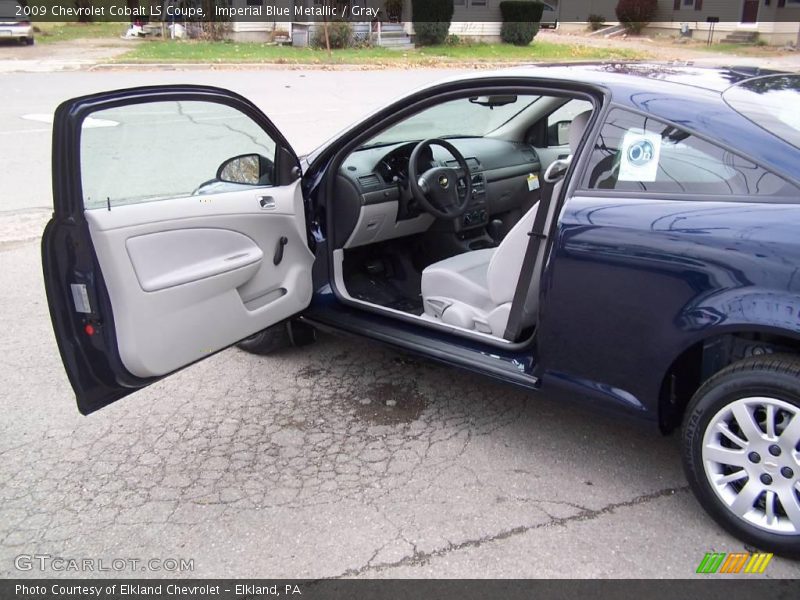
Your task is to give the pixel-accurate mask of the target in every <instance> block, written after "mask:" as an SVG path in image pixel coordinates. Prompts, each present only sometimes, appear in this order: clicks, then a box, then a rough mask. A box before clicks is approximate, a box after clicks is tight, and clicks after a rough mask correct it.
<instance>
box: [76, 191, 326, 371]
mask: <svg viewBox="0 0 800 600" xmlns="http://www.w3.org/2000/svg"><path fill="white" fill-rule="evenodd" d="M269 191H270V193H271V196H272V197H273V199H275V205H276V208H275V210H271V211H265V210H264V209H262V208H261V206H260V204H259V201H258V196H259V195H258V194H256V193H254V192H253V191H250V190H248V191H240V192H233V193H228V194H220V195H217V196H205V197H202V199H198V198H197V197H194V198H182V199H175V200H171V201H170V202H156V203H146V204H136V205H129V206H121V207H117V208H114V209H112V210H111V211H104V210H94V211H87V213H86V218H87V221H88V223H89V231H90V235H91V238H92V242H93V244H94V247H95V250H96V252H97V257H98V261H99V264H100V268H101V270H102V272H103V274H104V276H105V279H106V286H107V287H108V292H109V298H110V301H111V305H112V306H113V310H114V321H115V325H116V333H117V343H118V348H119V353H120V358H121V360H122V363H123V365H124V366H125V367H126V368H127V370H128V371H129V372H130V373H131V374H133V375H135V376H137V377H142V378H147V377H159V376H162V375H165V374H167V373H170V372H171V371H174V370H175V369H178V368H180V367H181V366H182V365H185V364H188V363H192V362H195V361H197V360H199V359H201V358H203V357H204V356H207V355H208V354H210V353H213V352H216V351H218V350H221V349H222V348H225V347H227V346H229V345H230V343H231V340H234V341H237V340H240V339H242V338H244V337H247V336H248V335H250V334H252V333H253V332H255V331H260V330H261V329H264V328H266V327H268V326H269V325H271V324H273V323H274V322H277V321H280V320H283V319H285V318H288V317H290V316H292V315H293V314H296V313H297V312H299V311H301V310H302V309H303V308H305V306H307V305H308V303H309V301H310V300H311V293H312V290H311V285H310V280H309V279H308V277H307V274H308V272H310V269H311V266H312V264H313V261H314V256H313V254H312V253H311V251H310V250H309V249H308V246H307V244H306V236H305V231H304V229H303V232H302V235H301V228H300V227H299V226H298V225H299V224H300V223H304V222H305V220H304V214H303V204H302V195H301V191H300V186H299V183H295V184H293V185H292V186H290V187H288V188H286V189H283V188H282V189H279V190H269ZM178 215H182V216H181V217H179V216H178ZM281 238H286V239H287V243H286V244H285V246H284V249H283V260H282V261H281V262H280V264H278V265H275V264H274V261H273V253H274V251H275V249H276V248H277V247H278V244H279V243H280V240H281ZM259 300H262V302H259Z"/></svg>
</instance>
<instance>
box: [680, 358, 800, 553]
mask: <svg viewBox="0 0 800 600" xmlns="http://www.w3.org/2000/svg"><path fill="white" fill-rule="evenodd" d="M764 399H766V400H767V401H768V403H771V404H772V405H773V406H772V408H771V409H770V410H775V411H776V413H775V414H777V415H778V416H776V417H774V418H773V421H772V422H773V423H775V425H773V427H774V428H775V434H776V435H779V434H780V432H782V431H784V430H785V429H786V427H787V425H788V423H790V422H792V421H793V419H799V418H800V358H799V357H797V356H795V355H787V354H784V355H779V354H774V355H766V356H760V357H756V358H748V359H745V360H741V361H739V362H736V363H734V364H732V365H730V366H728V367H726V368H725V369H723V370H721V371H720V372H719V373H717V374H716V375H714V376H713V377H711V378H710V379H709V380H708V381H706V382H705V383H704V384H703V385H702V386H701V387H700V389H699V390H698V391H697V393H696V394H695V395H694V397H693V398H692V400H691V402H690V403H689V406H688V408H687V410H686V416H685V419H684V425H683V432H682V433H683V437H682V452H681V453H682V458H683V468H684V472H685V473H686V478H687V479H688V480H689V484H690V486H691V488H692V491H693V492H694V494H695V496H696V497H697V499H698V500H699V502H700V504H701V505H702V506H703V508H704V509H705V510H706V511H707V512H708V513H709V514H710V515H711V517H712V518H713V519H714V520H715V521H716V522H717V523H719V524H720V525H721V526H722V527H723V528H724V529H726V530H727V531H728V532H729V533H731V534H732V535H734V536H736V537H737V538H739V539H740V540H742V541H744V542H746V543H748V544H751V545H752V546H754V547H755V548H758V549H761V550H765V551H769V552H773V553H775V554H779V555H783V556H789V557H800V534H798V533H792V532H791V531H789V532H783V533H779V532H777V531H776V528H777V526H771V527H770V526H769V521H763V522H762V526H761V527H759V526H757V525H756V524H754V523H753V522H751V521H750V520H746V518H745V516H739V515H738V514H736V513H735V512H734V508H732V507H729V506H728V504H727V503H726V502H725V501H723V499H722V497H723V496H724V495H727V497H728V498H729V499H730V500H731V502H733V499H735V498H737V497H738V495H739V493H741V491H742V489H743V488H744V486H749V485H750V483H751V478H752V483H753V484H754V485H753V487H752V488H751V489H753V490H762V489H763V490H764V491H761V492H759V495H758V496H755V500H753V501H750V498H749V496H750V495H749V494H746V495H745V496H747V502H749V504H747V502H744V497H745V496H743V498H742V500H743V506H746V507H748V508H747V511H754V512H751V513H750V514H760V512H759V511H761V510H763V511H764V516H765V517H767V512H766V508H765V507H766V502H767V498H768V497H770V496H769V494H770V492H771V493H772V498H773V502H772V504H771V506H772V507H773V511H774V513H775V514H777V515H779V518H788V517H787V515H786V512H785V509H784V508H783V504H782V500H781V499H780V496H779V495H778V492H777V491H772V490H773V489H775V490H777V489H778V488H777V486H779V485H781V486H784V487H782V488H781V489H782V490H783V492H782V493H783V494H786V491H785V490H786V489H788V487H789V486H792V485H795V483H793V482H796V481H797V477H798V470H800V469H798V470H794V471H788V472H786V473H789V472H793V473H794V474H793V475H792V477H788V476H787V475H786V474H784V471H783V470H781V469H782V467H781V465H782V464H783V465H786V464H788V463H789V462H790V461H794V459H793V458H792V457H791V452H785V451H782V452H781V454H780V455H779V456H780V457H781V458H776V457H774V456H772V457H770V456H769V454H770V453H771V452H772V451H773V450H774V448H773V446H777V444H776V443H770V442H765V441H763V440H762V439H761V437H760V434H758V435H757V434H755V433H751V436H750V438H753V439H754V442H753V443H750V438H748V436H747V435H746V431H745V430H744V429H742V428H740V427H739V419H738V418H736V417H734V418H733V419H732V420H730V421H722V422H723V423H725V424H726V425H729V427H728V430H729V431H733V432H734V434H735V435H736V436H737V437H739V438H740V440H741V441H746V442H747V443H746V444H745V445H742V444H735V443H733V442H731V441H729V439H728V438H727V437H726V436H724V435H723V434H721V433H718V432H719V429H718V428H715V427H716V425H717V424H719V423H720V419H724V418H725V416H726V415H729V414H730V415H732V414H733V413H732V412H731V413H727V412H721V411H725V409H726V407H729V408H731V409H733V408H734V407H737V408H739V407H741V406H745V407H747V409H748V413H747V414H749V415H750V416H752V417H753V419H752V421H749V422H750V424H751V425H752V424H753V423H755V424H756V426H757V427H758V428H759V432H760V433H765V432H766V425H765V422H766V417H765V415H766V414H767V413H766V405H763V404H760V402H761V400H764ZM775 401H777V403H776V402H775ZM780 403H783V407H784V408H780ZM776 404H777V405H778V407H777V408H776V407H775V406H776ZM759 406H763V407H764V409H763V411H762V410H761V409H759V408H758V407H759ZM792 406H793V407H796V408H797V409H798V411H797V412H796V413H792V411H791V407H792ZM784 409H786V410H784ZM740 414H741V413H740ZM792 414H793V415H794V416H792ZM779 419H781V421H780V422H778V420H779ZM742 420H743V421H745V422H748V419H746V418H745V419H742ZM710 425H711V430H710V431H708V434H709V436H711V437H710V438H709V439H710V440H716V441H714V442H713V445H716V444H720V445H721V446H723V449H726V450H727V449H732V450H734V451H737V452H738V451H739V450H740V449H741V450H744V452H740V453H739V454H740V457H738V458H737V459H736V460H739V461H743V462H744V463H745V464H744V465H742V466H730V467H722V470H717V471H716V477H720V476H726V475H739V476H740V477H741V478H740V479H739V480H738V481H735V482H730V483H727V482H717V483H716V487H715V483H714V482H712V481H711V480H710V478H711V477H714V476H715V475H709V474H708V473H707V472H706V471H707V470H706V464H705V463H704V458H703V449H704V438H705V436H706V432H707V430H708V429H709V426H710ZM714 436H716V437H714ZM720 440H721V441H720ZM770 444H771V445H770ZM780 444H781V446H782V447H786V446H787V444H788V445H792V446H793V448H794V452H797V450H798V445H800V441H798V440H795V439H794V435H793V434H792V438H785V439H781V440H780ZM765 447H768V448H770V450H769V451H767V452H764V451H763V449H764V448H765ZM756 450H758V451H759V452H755V451H756ZM779 450H780V449H779ZM779 450H775V451H779ZM754 454H756V455H757V456H754ZM761 454H765V456H766V458H764V459H762V458H761ZM709 456H711V455H709ZM795 456H797V455H796V454H795ZM755 458H758V459H759V460H758V464H756V462H755V461H754V459H755ZM725 464H726V463H725V462H724V461H723V462H717V461H715V460H713V459H711V461H710V462H709V465H710V466H709V469H712V473H713V472H714V469H718V468H719V467H720V466H721V465H725ZM731 464H733V463H731ZM776 465H777V466H776ZM726 469H727V470H726ZM759 473H760V474H759ZM768 473H771V475H769V477H767V482H769V483H767V485H763V482H764V479H763V478H764V475H765V474H768ZM773 476H774V479H771V478H772V477H773ZM771 486H775V487H774V488H773V487H771ZM791 489H792V490H793V491H794V493H795V494H797V493H798V492H797V491H796V488H791ZM715 490H720V492H719V493H718V492H717V491H715ZM754 493H755V492H754ZM784 497H786V496H784ZM775 498H777V499H775ZM755 518H756V517H751V520H752V519H755ZM773 522H775V521H773ZM790 523H791V524H794V520H792V521H791V522H790Z"/></svg>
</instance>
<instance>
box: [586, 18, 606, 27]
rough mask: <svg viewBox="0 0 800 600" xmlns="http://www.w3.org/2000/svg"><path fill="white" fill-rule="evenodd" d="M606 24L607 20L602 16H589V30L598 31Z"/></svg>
mask: <svg viewBox="0 0 800 600" xmlns="http://www.w3.org/2000/svg"><path fill="white" fill-rule="evenodd" d="M605 22H606V18H605V17H604V16H602V15H589V29H591V30H592V31H598V30H599V29H600V28H602V27H603V25H604V24H605Z"/></svg>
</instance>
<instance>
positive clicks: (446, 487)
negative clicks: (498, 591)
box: [0, 72, 800, 578]
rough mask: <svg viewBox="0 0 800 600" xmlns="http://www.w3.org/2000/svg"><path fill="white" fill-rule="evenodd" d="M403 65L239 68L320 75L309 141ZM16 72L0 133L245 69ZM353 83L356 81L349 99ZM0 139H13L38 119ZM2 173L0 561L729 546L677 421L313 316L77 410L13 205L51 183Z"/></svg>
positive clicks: (684, 571) (25, 231)
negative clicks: (64, 106)
mask: <svg viewBox="0 0 800 600" xmlns="http://www.w3.org/2000/svg"><path fill="white" fill-rule="evenodd" d="M404 75H405V74H398V73H395V74H392V73H391V72H389V74H388V75H387V72H378V73H374V72H365V73H346V74H345V75H344V78H345V80H344V81H343V80H342V74H341V73H335V74H332V73H319V74H317V73H305V74H304V78H303V79H302V80H301V79H300V78H299V74H298V73H292V72H259V73H258V76H259V77H260V78H262V79H263V81H265V82H267V83H269V85H264V91H263V92H262V94H263V95H262V96H261V97H256V98H254V99H255V100H256V101H257V103H259V104H260V105H261V106H263V107H265V109H266V110H267V112H269V106H270V105H271V104H281V103H290V104H292V106H293V108H294V110H295V111H302V109H303V103H308V104H310V103H311V102H312V100H313V99H309V98H308V97H307V93H306V91H305V90H306V88H305V87H304V86H309V85H310V86H313V88H314V89H316V90H318V93H324V92H326V91H328V90H330V91H331V92H332V93H333V92H335V93H334V94H333V95H332V96H330V98H331V101H330V102H329V105H328V106H329V107H333V108H334V109H335V110H337V111H338V112H335V113H334V112H330V113H326V115H325V117H324V119H325V122H326V123H325V126H326V128H327V129H326V128H322V129H317V130H316V131H315V132H314V135H316V136H318V137H312V136H311V132H308V134H307V135H306V136H305V137H303V135H298V134H297V133H296V134H295V137H293V136H292V135H291V134H290V135H289V139H290V140H292V141H295V140H296V139H298V138H301V142H299V143H298V145H299V146H301V147H302V146H303V145H306V148H305V149H307V148H308V147H310V146H313V143H312V142H318V141H321V139H322V137H324V136H325V135H326V134H330V133H333V131H329V130H330V129H336V128H339V127H341V126H344V125H345V124H346V123H347V121H349V120H352V118H355V116H357V113H358V112H363V111H364V110H366V109H367V108H368V107H370V106H374V105H376V104H379V103H380V102H382V101H384V100H385V99H386V98H385V97H387V96H388V97H391V96H393V95H396V94H397V93H398V92H399V91H400V90H399V89H398V86H397V85H396V87H395V89H394V91H392V90H387V89H386V81H387V77H390V76H391V77H394V81H396V82H399V81H402V79H401V77H403V76H404ZM441 75H442V74H441V73H432V72H415V73H414V75H413V77H415V78H416V79H417V80H419V81H418V83H421V82H422V80H424V79H425V78H427V79H430V80H433V79H437V78H439V77H440V76H441ZM36 77H37V76H31V75H27V76H24V77H23V76H21V75H15V76H11V75H7V76H4V77H3V79H5V82H4V85H3V86H2V91H0V96H5V98H3V99H4V100H6V101H7V102H5V103H4V104H3V106H5V107H6V108H4V109H3V113H2V114H0V134H2V132H3V131H7V130H8V127H9V125H10V124H12V119H13V118H14V117H15V115H16V113H13V111H15V110H16V111H17V112H19V110H22V108H21V107H22V106H25V109H24V110H26V111H27V112H34V110H35V111H37V112H46V111H47V110H52V109H53V108H54V103H55V101H57V99H60V98H66V97H68V96H70V95H74V93H73V92H75V88H77V87H80V83H81V81H83V83H84V87H85V88H92V89H102V88H103V87H106V88H112V87H120V85H133V84H135V83H141V82H143V81H152V82H154V83H158V82H163V79H164V78H166V79H167V80H170V78H172V79H173V80H175V79H177V80H186V79H189V78H191V77H194V78H196V79H202V81H203V82H206V83H217V84H219V85H226V83H227V87H235V88H236V89H237V91H242V90H244V91H245V93H247V88H248V86H252V85H254V84H253V83H252V80H253V75H252V74H248V73H233V74H232V73H226V74H224V75H222V74H220V75H219V76H218V75H215V74H213V73H208V74H197V73H192V74H186V73H175V74H170V73H166V74H164V73H150V74H147V73H123V74H103V75H97V74H95V75H93V76H92V75H88V74H71V75H69V76H67V75H61V76H59V77H58V78H56V79H55V80H54V83H53V86H52V87H51V88H49V89H47V90H46V91H45V92H42V95H43V97H42V98H34V96H36V95H37V94H38V93H39V89H37V88H35V87H32V86H33V84H34V83H37V82H38V83H39V84H42V83H43V82H44V81H45V80H44V78H42V79H36ZM80 77H84V78H85V80H81V79H78V80H75V79H73V78H80ZM347 78H352V80H353V81H352V82H349V83H348V82H347V80H346V79H347ZM48 81H50V80H48ZM231 82H233V84H234V85H231ZM6 83H7V84H9V85H5V84H6ZM237 85H238V87H237ZM59 86H61V87H59ZM287 86H289V87H287ZM358 86H360V89H361V93H363V94H371V95H370V96H369V98H368V99H365V100H364V101H363V102H362V103H361V104H359V105H358V106H356V107H354V106H352V105H351V103H352V97H350V96H348V94H351V95H353V94H355V93H356V92H354V91H352V90H353V89H354V87H358ZM42 89H43V88H42ZM276 90H277V91H276ZM343 90H344V91H343ZM348 90H349V91H348ZM87 91H88V90H87ZM337 94H338V96H337ZM251 96H252V94H251ZM37 103H38V104H37ZM337 103H338V104H337ZM309 110H310V107H309ZM353 113H356V114H353ZM301 114H302V113H301ZM16 116H18V115H16ZM334 116H335V118H334ZM294 118H296V119H298V120H297V121H296V122H293V121H292V119H294ZM283 119H284V123H279V126H281V125H282V124H285V125H287V126H288V129H290V130H291V129H292V128H294V130H295V132H298V131H301V130H303V128H306V127H309V125H308V124H307V123H306V124H303V123H301V122H300V118H299V117H292V116H289V115H284V117H283ZM279 120H280V119H279V118H276V121H279ZM13 125H14V126H20V125H19V123H16V122H13ZM38 126H40V125H38ZM319 136H321V137H319ZM0 152H2V156H3V160H4V161H5V160H6V159H8V160H12V159H13V160H15V161H21V160H22V161H24V160H26V157H27V158H28V159H29V160H31V161H33V160H36V157H38V156H39V155H42V154H44V155H46V154H47V153H49V136H48V135H44V134H41V133H33V134H31V135H30V138H29V139H27V140H26V141H25V143H24V144H23V146H22V149H21V150H20V148H19V147H17V148H16V149H15V148H12V147H9V146H0ZM20 152H22V156H21V157H20V156H19V154H20ZM26 153H28V154H26ZM36 168H41V166H38V167H36ZM17 177H18V176H17V175H15V174H14V172H12V174H11V178H12V182H11V183H10V184H8V185H9V186H10V188H11V190H12V191H13V192H15V193H14V194H11V196H13V198H12V199H11V202H12V203H13V202H16V203H18V206H14V208H15V210H14V211H10V212H0V289H2V290H3V291H2V294H0V309H2V314H4V315H5V318H4V327H3V330H2V333H0V381H2V386H1V387H0V410H1V411H2V414H3V419H2V421H0V575H2V576H5V577H9V576H13V577H37V576H41V575H45V576H51V577H52V576H75V577H77V576H82V575H89V576H92V575H93V574H92V573H88V574H83V573H76V572H66V573H61V572H53V571H46V572H44V573H41V572H39V571H36V570H34V571H18V570H16V569H15V567H14V558H15V557H16V556H18V555H20V554H49V555H52V556H60V557H64V558H83V557H90V558H103V559H106V560H108V561H110V560H111V559H112V558H120V557H123V558H126V557H135V558H139V559H142V560H148V559H151V558H160V559H165V558H187V559H193V560H194V566H195V569H194V572H192V573H183V575H192V576H195V577H204V578H211V577H299V578H318V577H368V578H373V577H453V578H460V577H469V578H472V577H681V578H683V577H690V576H693V575H694V570H695V568H696V567H697V564H698V563H699V561H700V560H701V559H702V557H703V555H704V554H705V553H706V552H712V551H720V552H734V551H741V550H742V549H743V546H742V544H741V543H740V542H737V541H736V540H735V539H734V538H732V537H730V536H728V535H727V534H725V533H724V532H722V530H721V529H720V528H719V527H717V526H716V525H715V524H714V523H713V522H712V521H711V519H710V518H709V517H707V516H706V515H705V513H704V512H703V511H702V509H701V508H700V507H699V505H698V504H697V503H696V501H695V500H694V499H693V497H692V495H691V493H690V492H689V491H688V488H687V486H686V481H685V479H684V477H683V474H682V472H681V468H680V461H679V456H678V443H677V439H676V438H674V437H673V438H662V437H660V436H659V435H658V434H656V433H655V432H653V431H650V430H647V429H643V428H641V427H640V426H638V425H636V424H632V423H628V422H619V421H614V420H612V419H609V418H606V417H599V416H597V415H595V414H592V413H590V412H585V411H583V410H580V409H578V408H576V407H574V406H572V405H568V406H567V405H562V404H557V403H555V402H553V401H551V400H549V399H548V398H547V396H546V395H535V394H531V393H529V392H525V391H521V390H516V389H514V388H512V387H509V386H506V385H503V384H499V383H495V382H493V381H491V380H489V379H485V378H482V377H479V376H477V375H473V374H470V373H465V372H461V371H457V370H453V369H448V368H445V367H441V366H437V365H433V364H429V363H427V362H426V361H425V360H423V359H419V358H414V357H409V356H406V355H403V354H400V353H397V352H394V351H391V350H388V349H386V348H383V347H381V346H378V345H375V344H373V343H369V342H366V341H361V340H352V339H349V340H348V339H339V338H334V337H331V336H321V337H320V339H319V340H318V342H317V343H316V344H314V345H313V346H310V347H308V348H304V349H296V350H289V351H286V352H283V353H281V354H278V355H275V356H270V357H258V356H252V355H249V354H246V353H244V352H241V351H239V350H236V349H230V350H227V351H225V352H222V353H220V354H218V355H215V356H213V357H211V358H209V359H207V360H205V361H203V362H202V363H200V364H197V365H195V366H193V367H190V368H188V369H186V370H184V371H182V372H180V373H178V374H177V375H174V376H172V377H170V378H169V379H167V380H165V381H162V382H159V383H157V384H155V385H153V386H151V387H150V388H148V389H146V390H144V391H142V392H140V393H138V394H136V395H135V396H132V397H128V398H126V399H124V400H122V401H120V402H117V403H116V404H114V405H112V406H111V407H109V408H106V409H104V410H102V411H100V412H99V413H96V414H94V415H92V416H90V417H82V416H80V415H79V414H78V412H77V409H76V407H75V404H74V399H73V397H72V392H71V389H70V387H69V384H68V382H67V379H66V376H65V374H64V371H63V368H62V366H61V362H60V359H59V356H58V351H57V349H56V346H55V342H54V339H53V335H52V331H51V328H50V322H49V317H48V314H47V306H46V302H45V297H44V289H43V284H42V280H41V274H40V273H41V266H40V259H39V248H38V236H39V234H40V227H41V222H42V221H43V219H44V217H45V216H46V212H45V211H43V210H36V208H35V207H37V206H42V205H46V204H47V203H49V201H50V200H49V196H48V197H47V198H44V202H43V201H42V200H43V199H42V198H41V197H40V196H35V195H34V194H33V193H32V192H31V189H33V190H36V189H38V188H37V186H41V185H42V182H35V183H34V184H33V186H32V188H31V189H28V188H27V187H26V185H25V182H24V181H20V180H18V179H17ZM47 177H48V178H49V173H48V174H47ZM45 183H47V182H45ZM4 195H5V194H4ZM119 574H120V573H95V574H94V575H97V576H113V575H119ZM121 574H122V575H126V576H139V575H144V576H150V577H169V576H177V575H181V573H174V572H165V571H153V572H146V573H138V572H130V571H123V572H122V573H121ZM766 575H767V576H768V577H791V578H797V577H798V576H799V575H800V566H799V565H798V563H796V562H792V561H787V560H783V559H777V558H776V559H774V560H773V561H772V563H771V564H770V567H769V569H768V570H767V574H766Z"/></svg>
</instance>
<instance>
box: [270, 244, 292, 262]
mask: <svg viewBox="0 0 800 600" xmlns="http://www.w3.org/2000/svg"><path fill="white" fill-rule="evenodd" d="M288 243H289V238H287V237H282V238H281V239H279V240H278V247H277V248H275V257H274V258H273V259H272V264H274V265H275V266H276V267H277V266H278V265H279V264H281V261H282V260H283V249H284V248H286V244H288Z"/></svg>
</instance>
